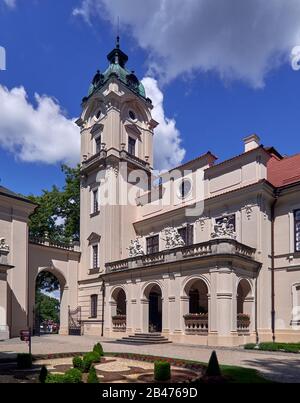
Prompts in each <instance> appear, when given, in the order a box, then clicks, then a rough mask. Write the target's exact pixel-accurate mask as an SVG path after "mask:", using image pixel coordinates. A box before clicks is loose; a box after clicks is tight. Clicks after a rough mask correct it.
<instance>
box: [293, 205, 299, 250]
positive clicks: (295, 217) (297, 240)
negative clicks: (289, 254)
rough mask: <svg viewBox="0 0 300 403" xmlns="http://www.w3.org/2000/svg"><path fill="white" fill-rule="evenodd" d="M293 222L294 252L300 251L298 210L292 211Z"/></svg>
mask: <svg viewBox="0 0 300 403" xmlns="http://www.w3.org/2000/svg"><path fill="white" fill-rule="evenodd" d="M294 222H295V231H294V234H295V252H300V210H295V211H294Z"/></svg>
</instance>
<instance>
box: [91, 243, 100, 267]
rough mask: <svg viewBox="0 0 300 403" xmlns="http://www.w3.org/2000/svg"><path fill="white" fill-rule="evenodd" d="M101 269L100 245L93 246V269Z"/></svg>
mask: <svg viewBox="0 0 300 403" xmlns="http://www.w3.org/2000/svg"><path fill="white" fill-rule="evenodd" d="M98 268H99V245H92V269H98Z"/></svg>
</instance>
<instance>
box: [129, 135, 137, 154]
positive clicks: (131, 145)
mask: <svg viewBox="0 0 300 403" xmlns="http://www.w3.org/2000/svg"><path fill="white" fill-rule="evenodd" d="M135 144H136V140H135V139H133V138H132V137H128V153H129V154H131V155H133V156H135Z"/></svg>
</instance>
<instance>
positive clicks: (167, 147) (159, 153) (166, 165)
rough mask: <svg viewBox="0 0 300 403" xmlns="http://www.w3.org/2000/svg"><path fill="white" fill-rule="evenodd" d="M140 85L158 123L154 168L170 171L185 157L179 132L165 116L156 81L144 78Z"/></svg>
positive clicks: (172, 121) (155, 138) (174, 124)
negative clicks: (143, 88)
mask: <svg viewBox="0 0 300 403" xmlns="http://www.w3.org/2000/svg"><path fill="white" fill-rule="evenodd" d="M142 83H143V84H144V86H145V89H146V94H147V96H148V97H149V98H151V100H152V102H153V107H154V108H153V110H152V116H153V119H155V120H156V121H157V122H159V126H158V127H157V128H156V129H155V136H154V166H155V169H158V170H164V169H170V168H171V167H174V166H176V165H178V164H180V163H181V162H182V160H183V158H184V156H185V150H184V149H183V148H182V147H181V139H180V132H179V131H178V129H177V128H176V121H175V120H174V119H169V118H167V117H166V116H165V111H164V106H163V101H164V96H163V93H162V92H161V90H160V89H159V87H158V83H157V81H156V80H154V79H153V78H150V77H145V78H144V79H143V80H142Z"/></svg>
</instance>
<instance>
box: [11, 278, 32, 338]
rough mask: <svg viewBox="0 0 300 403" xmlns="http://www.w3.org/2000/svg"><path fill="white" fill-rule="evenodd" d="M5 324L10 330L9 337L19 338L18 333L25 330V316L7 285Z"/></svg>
mask: <svg viewBox="0 0 300 403" xmlns="http://www.w3.org/2000/svg"><path fill="white" fill-rule="evenodd" d="M7 299H8V301H7V303H8V305H7V322H8V326H9V330H10V337H19V335H20V331H21V330H24V329H27V327H28V325H27V314H26V311H25V310H24V309H23V308H22V307H21V305H20V303H19V301H18V300H17V298H16V296H15V294H14V292H13V291H12V289H11V287H10V286H9V284H7Z"/></svg>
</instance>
